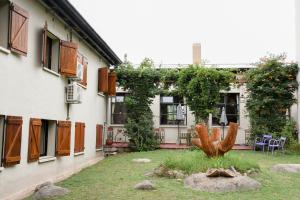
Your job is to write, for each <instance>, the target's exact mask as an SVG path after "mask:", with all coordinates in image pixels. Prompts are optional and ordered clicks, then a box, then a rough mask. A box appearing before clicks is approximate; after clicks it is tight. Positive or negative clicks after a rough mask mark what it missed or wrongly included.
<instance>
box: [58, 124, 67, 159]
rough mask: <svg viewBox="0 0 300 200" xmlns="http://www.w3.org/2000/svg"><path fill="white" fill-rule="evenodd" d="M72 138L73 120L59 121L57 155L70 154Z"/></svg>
mask: <svg viewBox="0 0 300 200" xmlns="http://www.w3.org/2000/svg"><path fill="white" fill-rule="evenodd" d="M70 140H71V122H70V121H58V124H57V141H56V155H57V156H69V155H70Z"/></svg>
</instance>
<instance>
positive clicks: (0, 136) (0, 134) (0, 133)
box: [0, 115, 5, 167]
mask: <svg viewBox="0 0 300 200" xmlns="http://www.w3.org/2000/svg"><path fill="white" fill-rule="evenodd" d="M4 127H5V116H4V115H0V167H1V166H2V153H3V144H4Z"/></svg>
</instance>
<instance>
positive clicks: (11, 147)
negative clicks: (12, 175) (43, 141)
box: [3, 116, 23, 166]
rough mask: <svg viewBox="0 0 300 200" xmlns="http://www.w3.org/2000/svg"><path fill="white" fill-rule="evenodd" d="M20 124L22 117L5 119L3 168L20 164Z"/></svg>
mask: <svg viewBox="0 0 300 200" xmlns="http://www.w3.org/2000/svg"><path fill="white" fill-rule="evenodd" d="M22 124H23V120H22V117H16V116H8V117H7V122H6V131H5V145H4V158H3V164H4V166H10V165H15V164H19V163H20V160H21V140H22Z"/></svg>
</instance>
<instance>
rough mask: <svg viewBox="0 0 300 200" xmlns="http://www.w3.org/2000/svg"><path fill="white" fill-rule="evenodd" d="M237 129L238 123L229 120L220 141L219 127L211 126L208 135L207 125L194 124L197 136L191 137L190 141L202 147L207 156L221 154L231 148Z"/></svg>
mask: <svg viewBox="0 0 300 200" xmlns="http://www.w3.org/2000/svg"><path fill="white" fill-rule="evenodd" d="M237 130H238V124H236V123H233V122H230V124H229V129H228V132H227V135H226V137H225V139H224V140H223V141H221V137H220V136H221V133H220V129H218V128H212V134H211V135H208V130H207V127H206V126H205V125H204V124H197V125H196V132H197V133H198V136H199V138H193V139H192V143H193V144H194V145H195V146H197V147H199V148H200V149H202V150H203V151H204V153H205V154H206V155H207V156H208V157H217V156H223V155H224V154H225V153H226V152H228V151H229V150H231V149H232V147H233V145H234V143H235V139H236V135H237Z"/></svg>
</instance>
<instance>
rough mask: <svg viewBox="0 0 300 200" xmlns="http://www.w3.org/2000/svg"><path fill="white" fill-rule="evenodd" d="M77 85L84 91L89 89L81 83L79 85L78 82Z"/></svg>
mask: <svg viewBox="0 0 300 200" xmlns="http://www.w3.org/2000/svg"><path fill="white" fill-rule="evenodd" d="M77 84H78V85H79V86H80V87H82V88H83V89H86V88H87V87H86V86H85V85H82V84H81V83H78V82H77Z"/></svg>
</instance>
